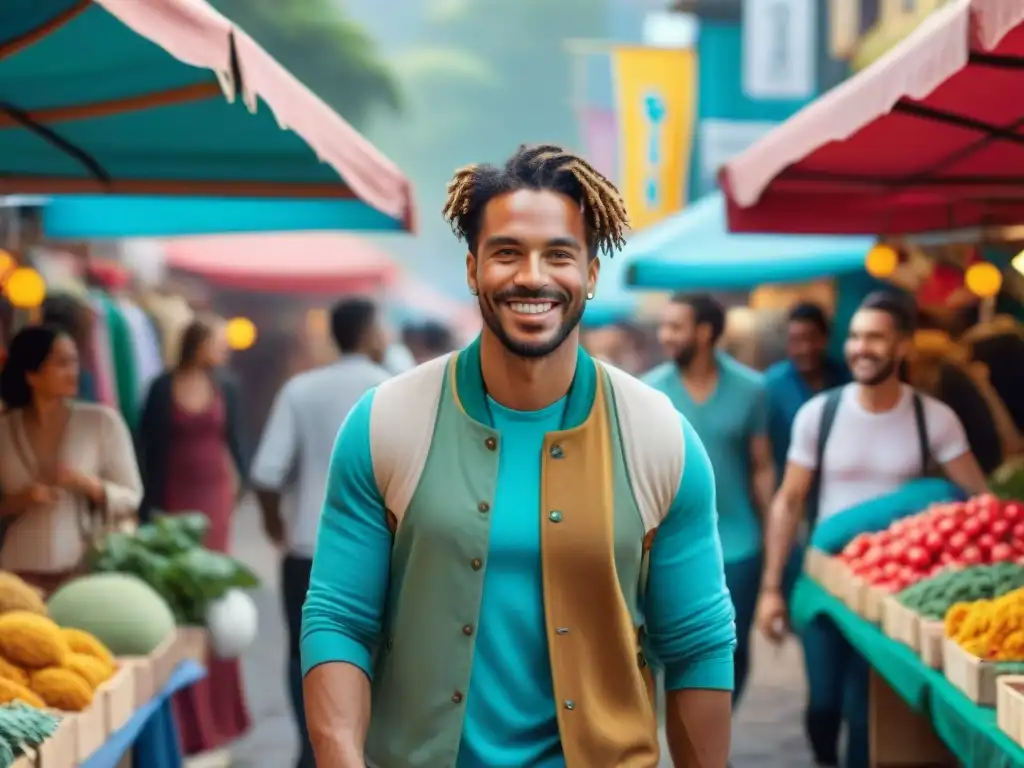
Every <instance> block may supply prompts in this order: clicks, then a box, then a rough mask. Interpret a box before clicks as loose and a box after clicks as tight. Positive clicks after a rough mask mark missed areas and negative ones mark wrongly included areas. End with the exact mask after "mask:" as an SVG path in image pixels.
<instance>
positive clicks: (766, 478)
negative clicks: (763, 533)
mask: <svg viewBox="0 0 1024 768" xmlns="http://www.w3.org/2000/svg"><path fill="white" fill-rule="evenodd" d="M750 472H751V478H750V485H751V488H752V489H753V495H754V504H755V505H756V508H757V511H758V514H760V515H761V519H762V520H766V519H767V518H768V510H769V509H770V508H771V505H772V497H773V496H774V495H775V490H776V485H775V483H776V474H775V456H774V455H773V454H772V441H771V438H769V436H768V396H767V392H766V390H765V387H764V385H763V384H761V385H759V386H758V388H757V392H756V395H755V400H754V404H753V408H752V409H751V413H750Z"/></svg>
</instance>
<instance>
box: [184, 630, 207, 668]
mask: <svg viewBox="0 0 1024 768" xmlns="http://www.w3.org/2000/svg"><path fill="white" fill-rule="evenodd" d="M208 638H209V635H208V633H207V630H206V627H178V644H179V649H180V655H181V660H182V661H184V660H186V659H191V660H192V661H194V662H196V663H197V664H203V665H205V664H206V653H207V648H208V647H209V642H208Z"/></svg>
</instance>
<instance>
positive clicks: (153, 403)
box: [138, 320, 250, 755]
mask: <svg viewBox="0 0 1024 768" xmlns="http://www.w3.org/2000/svg"><path fill="white" fill-rule="evenodd" d="M225 358H226V345H225V344H224V340H223V328H222V326H221V325H220V324H219V323H214V322H203V321H198V320H197V321H194V322H193V323H191V324H190V325H189V326H188V328H186V329H185V332H184V335H183V336H182V341H181V354H180V356H179V360H178V364H177V366H176V367H175V368H174V370H172V371H170V372H168V373H165V374H164V375H163V376H161V377H159V378H158V379H156V381H154V382H153V385H152V387H151V388H150V391H149V395H148V396H147V398H146V405H145V408H144V409H143V415H142V419H141V420H140V426H139V441H138V442H139V458H140V464H141V465H142V470H143V480H144V482H145V488H146V493H145V498H144V500H143V506H142V510H141V512H140V517H142V518H143V519H144V520H145V519H146V518H147V517H148V516H149V515H150V514H151V513H152V511H153V510H154V509H158V510H163V511H164V512H167V513H171V514H173V513H179V512H197V511H198V512H202V513H203V514H205V515H206V516H207V517H208V518H209V520H210V530H209V533H208V534H207V537H206V542H205V544H206V547H207V548H208V549H212V550H216V551H218V552H227V551H228V548H229V541H230V534H231V519H232V515H233V514H234V509H235V502H236V501H237V499H238V491H239V489H240V488H241V487H242V481H243V479H244V477H245V463H244V461H243V459H242V452H241V450H240V447H239V446H240V441H239V436H238V416H237V413H238V410H237V396H236V395H235V391H234V388H233V386H231V384H230V382H229V381H228V380H227V379H225V378H224V377H223V376H221V375H219V374H218V373H217V371H218V369H219V368H220V366H222V365H223V363H224V362H225ZM174 708H175V714H176V716H177V720H178V727H179V729H180V731H181V739H182V746H183V748H184V750H185V753H186V754H188V755H195V754H198V753H201V752H208V751H210V750H216V749H220V748H222V747H225V746H227V745H228V744H229V743H230V742H232V741H234V740H235V739H237V738H238V737H239V736H241V735H242V734H244V733H245V732H246V731H247V730H248V729H249V726H250V719H249V713H248V710H247V708H246V705H245V696H244V694H243V691H242V679H241V671H240V666H239V661H238V660H237V659H232V660H221V659H217V658H215V657H213V656H212V655H211V656H210V657H209V658H208V659H207V676H206V678H205V679H203V680H202V681H200V682H199V683H197V684H196V685H194V686H192V687H191V688H189V689H188V690H185V691H182V692H181V693H179V694H178V695H177V696H176V698H175V701H174Z"/></svg>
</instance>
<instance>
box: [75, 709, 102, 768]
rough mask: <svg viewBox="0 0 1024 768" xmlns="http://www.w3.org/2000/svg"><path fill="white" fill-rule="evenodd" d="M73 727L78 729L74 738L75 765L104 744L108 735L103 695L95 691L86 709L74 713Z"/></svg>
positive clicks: (82, 761) (86, 758)
mask: <svg viewBox="0 0 1024 768" xmlns="http://www.w3.org/2000/svg"><path fill="white" fill-rule="evenodd" d="M75 727H76V729H77V731H78V734H77V737H76V739H75V755H76V757H77V762H76V765H77V764H78V763H84V762H85V761H86V760H88V759H89V758H90V757H92V755H93V753H94V752H96V751H97V750H98V749H99V748H100V747H102V746H103V745H104V744H106V742H107V736H109V735H110V732H109V731H108V730H107V710H106V707H105V706H104V702H103V696H101V695H99V694H98V693H97V695H96V696H95V697H94V698H93V700H92V704H91V705H90V706H89V708H88V709H86V710H83V711H82V712H76V713H75Z"/></svg>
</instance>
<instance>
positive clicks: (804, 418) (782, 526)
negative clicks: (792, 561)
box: [757, 400, 822, 639]
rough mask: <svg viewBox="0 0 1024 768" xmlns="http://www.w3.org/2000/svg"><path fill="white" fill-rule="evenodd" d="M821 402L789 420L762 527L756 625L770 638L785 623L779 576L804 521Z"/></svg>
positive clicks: (806, 406) (814, 466)
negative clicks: (778, 476)
mask: <svg viewBox="0 0 1024 768" xmlns="http://www.w3.org/2000/svg"><path fill="white" fill-rule="evenodd" d="M820 406H821V403H819V402H816V401H815V400H812V401H810V402H809V403H805V404H804V406H803V407H802V408H801V409H800V410H799V411H798V412H797V415H796V418H795V419H794V420H793V434H792V439H791V440H790V446H789V457H788V461H787V462H786V471H785V474H784V475H783V477H782V485H781V486H779V490H778V491H777V492H776V494H775V496H774V498H773V499H772V504H771V508H770V510H769V513H768V522H767V525H766V527H765V545H764V548H765V557H764V573H763V575H762V577H761V598H760V600H759V606H758V611H757V623H758V625H759V627H760V629H761V631H762V632H763V633H764V634H765V635H767V636H768V637H769V638H772V639H780V638H781V633H780V631H779V629H778V625H780V624H781V625H784V624H785V615H786V607H785V601H784V599H783V595H782V577H783V574H784V572H785V569H786V563H787V561H788V560H789V553H790V552H791V551H792V548H793V540H794V539H795V538H796V533H797V529H798V528H799V527H800V521H801V520H802V519H803V518H804V507H805V505H806V503H807V494H808V492H809V491H810V488H811V485H812V483H813V482H814V473H815V472H816V471H817V463H818V457H817V453H818V430H819V428H820V423H821V412H822V408H821V407H820Z"/></svg>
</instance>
